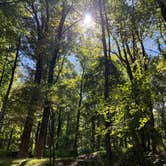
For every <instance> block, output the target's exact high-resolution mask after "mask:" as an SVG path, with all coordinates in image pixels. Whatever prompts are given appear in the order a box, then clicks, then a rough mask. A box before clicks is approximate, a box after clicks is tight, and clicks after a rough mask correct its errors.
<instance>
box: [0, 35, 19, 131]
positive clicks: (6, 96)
mask: <svg viewBox="0 0 166 166" xmlns="http://www.w3.org/2000/svg"><path fill="white" fill-rule="evenodd" d="M20 46H21V38H20V37H19V39H18V44H17V48H16V56H15V59H14V64H13V66H12V72H11V78H10V82H9V86H8V88H7V91H6V94H5V96H4V99H3V104H2V108H1V112H0V131H1V128H2V125H3V120H4V116H5V114H6V108H7V103H8V98H9V94H10V91H11V89H12V85H13V81H14V75H15V70H16V67H17V61H18V57H19V50H20Z"/></svg>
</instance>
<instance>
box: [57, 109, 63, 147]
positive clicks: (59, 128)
mask: <svg viewBox="0 0 166 166" xmlns="http://www.w3.org/2000/svg"><path fill="white" fill-rule="evenodd" d="M61 112H62V111H61V108H59V114H58V128H57V142H56V148H57V149H58V148H59V137H60V133H61Z"/></svg>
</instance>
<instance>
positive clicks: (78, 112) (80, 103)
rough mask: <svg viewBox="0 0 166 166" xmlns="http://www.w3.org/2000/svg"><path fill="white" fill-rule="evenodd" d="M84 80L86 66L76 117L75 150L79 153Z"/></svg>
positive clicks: (82, 77)
mask: <svg viewBox="0 0 166 166" xmlns="http://www.w3.org/2000/svg"><path fill="white" fill-rule="evenodd" d="M83 81H84V67H83V71H82V76H81V82H80V92H79V102H78V110H77V119H76V129H75V138H74V144H73V151H74V152H75V153H76V154H77V148H78V147H77V146H78V136H79V128H80V115H81V112H80V111H81V110H80V109H81V105H82V95H83Z"/></svg>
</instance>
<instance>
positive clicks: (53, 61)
mask: <svg viewBox="0 0 166 166" xmlns="http://www.w3.org/2000/svg"><path fill="white" fill-rule="evenodd" d="M68 12H69V9H67V8H66V6H65V3H63V6H62V15H61V20H60V22H59V26H58V34H57V39H58V42H60V41H61V40H62V35H63V28H64V23H65V19H66V16H67V14H68ZM58 42H57V43H56V44H57V45H56V48H55V50H54V55H53V56H52V59H51V61H50V65H49V72H48V81H47V82H48V86H49V88H50V87H51V86H52V85H53V84H54V69H55V65H56V62H57V59H58V58H59V57H58V56H59V49H60V47H59V43H58ZM46 103H50V101H47V102H46ZM50 109H51V105H50V104H48V106H45V108H44V111H43V118H42V122H41V126H43V128H42V127H41V128H40V131H39V138H38V143H37V147H36V153H37V157H38V158H41V157H42V156H43V150H44V138H45V134H46V129H47V126H48V120H49V116H50Z"/></svg>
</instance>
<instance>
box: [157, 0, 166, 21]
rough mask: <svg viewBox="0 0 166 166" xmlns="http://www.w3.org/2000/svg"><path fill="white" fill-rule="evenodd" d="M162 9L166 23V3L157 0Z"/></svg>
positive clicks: (162, 0)
mask: <svg viewBox="0 0 166 166" xmlns="http://www.w3.org/2000/svg"><path fill="white" fill-rule="evenodd" d="M157 2H158V4H159V6H160V9H161V14H162V16H163V18H164V20H165V22H166V2H164V0H157Z"/></svg>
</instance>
